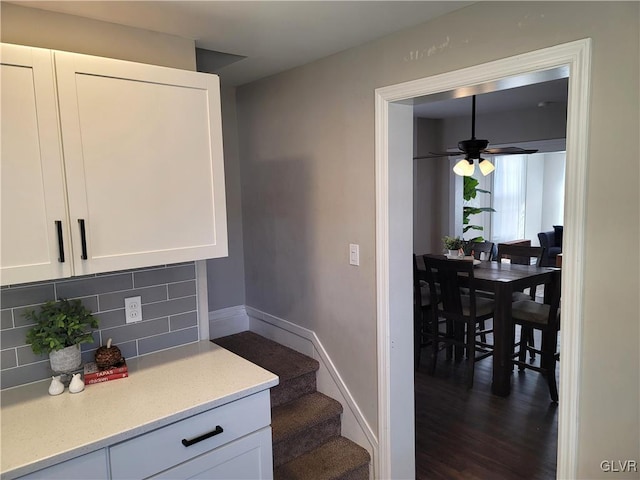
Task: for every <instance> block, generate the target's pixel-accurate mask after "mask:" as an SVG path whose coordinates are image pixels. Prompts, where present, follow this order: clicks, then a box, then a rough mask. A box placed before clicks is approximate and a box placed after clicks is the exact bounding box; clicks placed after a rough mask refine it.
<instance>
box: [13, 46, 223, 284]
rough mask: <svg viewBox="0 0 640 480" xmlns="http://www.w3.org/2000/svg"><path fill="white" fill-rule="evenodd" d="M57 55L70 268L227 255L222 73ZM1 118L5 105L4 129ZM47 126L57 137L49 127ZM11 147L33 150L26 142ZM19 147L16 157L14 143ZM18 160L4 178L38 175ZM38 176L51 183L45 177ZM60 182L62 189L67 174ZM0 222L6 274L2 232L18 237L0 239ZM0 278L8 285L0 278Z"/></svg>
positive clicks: (16, 207) (76, 271)
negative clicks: (214, 73) (217, 74)
mask: <svg viewBox="0 0 640 480" xmlns="http://www.w3.org/2000/svg"><path fill="white" fill-rule="evenodd" d="M27 50H32V51H33V50H34V49H27ZM53 58H54V62H55V77H56V81H55V85H56V86H57V101H58V106H59V107H58V108H59V125H60V127H59V128H60V132H61V138H62V143H61V145H62V156H63V159H64V169H65V170H64V171H65V175H66V176H65V179H66V194H67V197H66V198H67V207H68V212H69V221H68V222H66V221H65V223H64V228H63V233H64V235H65V236H64V242H63V243H64V245H65V247H67V244H70V245H71V248H70V253H69V255H68V256H70V257H71V265H72V267H71V268H72V273H71V274H72V275H85V274H90V273H98V272H106V271H115V270H122V269H126V268H135V267H144V266H151V265H159V264H166V263H176V262H182V261H190V260H199V259H205V258H215V257H221V256H226V255H227V226H226V202H225V190H224V164H223V153H222V126H221V118H220V94H219V91H220V87H219V81H218V77H217V76H215V75H209V74H203V73H197V72H190V71H184V70H177V69H171V68H166V67H158V66H152V65H144V64H138V63H133V62H126V61H121V60H113V59H106V58H99V57H93V56H88V55H80V54H74V53H68V52H58V51H54V52H53ZM2 62H3V67H2V68H3V73H2V75H3V78H2V80H3V82H2V84H3V87H2V88H3V90H2V93H3V97H4V95H5V81H4V80H5V79H4V69H5V66H4V63H5V60H4V58H3V60H2ZM16 82H17V83H20V82H19V81H16ZM49 83H50V84H51V85H53V82H49ZM6 88H8V89H9V88H12V87H11V86H7V87H6ZM11 92H13V89H12V90H11ZM11 94H12V95H13V93H11ZM54 106H55V103H54ZM16 107H17V106H16ZM39 116H40V110H39V109H38V111H37V115H36V119H37V120H40V119H39ZM5 123H6V121H5V112H4V107H3V111H2V124H3V131H2V133H3V137H4V136H5V131H4V125H5ZM11 128H14V129H16V130H20V131H22V130H25V128H26V127H23V126H21V125H20V126H14V127H11ZM46 128H47V130H48V131H49V132H50V131H51V130H55V131H56V137H57V124H56V125H53V126H47V127H46ZM33 136H34V134H31V137H33ZM15 143H16V144H18V143H19V144H20V145H23V148H33V145H32V143H33V141H32V140H31V139H29V142H25V141H24V140H20V141H17V140H16V142H15ZM26 143H29V146H28V147H26V146H24V145H25V144H26ZM16 149H17V150H18V154H19V155H18V156H19V157H20V156H21V155H22V154H21V153H20V152H19V149H20V146H19V145H17V146H16ZM57 150H58V151H59V150H60V147H59V146H58V147H57ZM2 153H3V159H2V168H3V172H2V173H3V184H2V186H3V197H2V200H3V207H2V208H3V210H2V214H3V218H4V214H5V201H8V202H10V204H9V205H7V206H6V209H7V210H11V215H9V218H10V219H11V220H12V221H13V216H15V217H16V219H17V220H16V221H20V217H21V215H22V208H21V206H20V202H18V203H17V204H16V203H15V202H14V201H13V198H14V194H13V190H12V192H11V193H10V194H8V197H7V198H6V199H5V193H4V187H5V175H4V173H5V171H4V170H5V159H4V153H5V151H4V141H3V152H2ZM34 162H35V160H34ZM23 163H24V160H23V159H22V158H19V162H18V165H17V166H16V167H14V170H15V172H14V171H13V170H11V171H9V176H10V178H9V179H7V182H12V178H13V177H14V176H16V175H18V174H20V175H25V176H27V177H28V178H30V179H33V181H34V182H36V181H37V180H35V175H34V171H35V170H37V169H36V168H35V167H32V168H31V170H30V171H29V172H25V171H24V170H23V168H22V164H23ZM40 165H42V162H40ZM40 176H41V177H47V180H48V179H49V177H50V174H49V173H48V172H46V173H45V172H40ZM58 183H59V185H61V188H62V189H63V191H64V187H63V185H64V182H63V181H62V180H61V179H58ZM15 188H16V189H18V188H19V187H15ZM24 195H25V194H23V196H24ZM33 202H34V203H35V201H33ZM45 203H48V202H45ZM36 207H37V205H36V206H34V207H33V208H32V210H37V208H36ZM38 215H40V217H41V216H42V213H41V212H38ZM33 222H36V223H38V224H40V223H42V221H41V220H39V219H37V218H36V219H35V220H33ZM49 223H51V222H49ZM2 226H3V232H2V243H3V261H2V267H3V277H4V273H5V272H4V270H5V262H4V256H5V251H4V244H5V236H8V237H15V235H14V233H12V232H10V233H9V234H8V235H5V233H6V231H5V224H4V220H3V224H2ZM54 226H55V228H56V229H57V228H58V227H57V224H55V225H54ZM41 228H42V227H41ZM22 231H23V234H26V233H27V232H28V231H29V230H27V231H26V232H25V229H24V228H23V229H22ZM54 233H56V232H55V231H54ZM69 234H70V235H71V238H70V241H66V240H67V239H68V238H69V237H68V235H69ZM56 235H57V234H56ZM52 238H53V239H54V240H56V238H57V237H56V236H55V235H53V237H52ZM14 242H15V243H20V241H19V239H16V238H14ZM54 246H55V247H56V248H57V240H56V242H55V245H54ZM37 247H38V248H39V249H40V250H42V246H40V245H38V246H37ZM20 248H21V249H22V248H23V247H22V246H20ZM54 251H55V249H54ZM7 256H8V258H9V259H12V258H13V255H11V254H10V253H8V254H7ZM56 260H57V257H56ZM20 261H21V262H22V260H20ZM23 263H24V262H23ZM66 263H68V262H66ZM67 275H68V273H67V272H60V273H59V274H57V275H55V276H67ZM47 278H51V276H49V277H47ZM36 279H44V278H32V280H36ZM2 283H3V284H6V283H14V282H13V281H5V279H4V278H3V279H2Z"/></svg>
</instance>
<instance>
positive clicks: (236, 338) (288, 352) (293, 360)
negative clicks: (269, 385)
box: [212, 330, 320, 383]
mask: <svg viewBox="0 0 640 480" xmlns="http://www.w3.org/2000/svg"><path fill="white" fill-rule="evenodd" d="M212 342H214V343H216V344H217V345H220V346H221V347H222V348H225V349H227V350H229V351H230V352H233V353H235V354H236V355H239V356H241V357H243V358H245V359H247V360H249V361H250V362H252V363H255V364H256V365H258V366H260V367H262V368H264V369H266V370H269V371H270V372H272V373H274V374H276V375H278V377H280V383H282V382H284V381H287V380H289V379H291V378H296V377H299V376H301V375H304V374H306V373H309V372H312V371H317V370H318V368H319V366H320V365H319V363H318V361H317V360H314V359H313V358H311V357H308V356H306V355H303V354H302V353H300V352H296V351H295V350H293V349H291V348H288V347H285V346H284V345H280V344H279V343H276V342H274V341H272V340H269V339H268V338H264V337H262V336H260V335H258V334H256V333H253V332H251V331H248V330H247V331H244V332H240V333H236V334H234V335H229V336H226V337H220V338H216V339H214V340H212Z"/></svg>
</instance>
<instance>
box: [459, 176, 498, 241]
mask: <svg viewBox="0 0 640 480" xmlns="http://www.w3.org/2000/svg"><path fill="white" fill-rule="evenodd" d="M463 182H464V189H463V193H462V198H463V199H464V201H465V205H464V206H463V207H462V233H463V235H464V234H465V233H467V232H468V231H469V230H476V231H482V230H484V228H483V227H482V226H481V225H472V224H471V223H470V222H471V216H472V215H478V214H479V213H482V212H495V210H494V209H493V208H491V207H475V206H472V205H469V202H470V201H471V200H473V199H475V198H476V196H477V194H478V193H488V194H491V192H490V191H489V190H483V189H481V188H478V184H479V182H478V180H477V179H475V178H473V177H463ZM466 242H467V243H468V244H471V243H475V242H484V238H483V237H482V235H478V236H476V237H473V238H470V239H469V240H466Z"/></svg>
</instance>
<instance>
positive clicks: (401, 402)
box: [376, 39, 591, 478]
mask: <svg viewBox="0 0 640 480" xmlns="http://www.w3.org/2000/svg"><path fill="white" fill-rule="evenodd" d="M590 50H591V47H590V40H589V39H585V40H580V41H576V42H571V43H568V44H563V45H558V46H555V47H550V48H546V49H543V50H538V51H535V52H530V53H526V54H522V55H518V56H515V57H509V58H506V59H502V60H497V61H494V62H490V63H487V64H483V65H478V66H474V67H469V68H465V69H463V70H459V71H455V72H449V73H445V74H440V75H436V76H433V77H428V78H424V79H420V80H415V81H412V82H407V83H404V84H399V85H393V86H390V87H384V88H380V89H378V90H376V267H377V268H376V272H377V273H376V276H377V278H376V289H377V321H378V327H377V331H378V392H379V393H378V411H379V418H378V424H379V452H380V454H379V455H378V459H377V465H376V467H377V468H376V470H377V475H378V476H379V477H380V478H411V477H412V476H413V475H414V472H415V448H414V444H413V437H414V435H413V433H414V418H413V417H414V414H413V408H408V405H411V406H413V388H414V386H413V358H412V351H413V348H412V328H411V326H410V325H411V323H410V322H405V321H403V319H406V318H409V319H411V318H412V311H413V306H412V294H411V288H412V286H411V276H412V261H411V258H412V257H411V254H412V211H413V209H412V204H413V198H412V177H413V175H412V173H413V161H412V145H413V144H412V139H413V122H412V115H413V106H412V100H413V99H415V98H417V97H420V96H425V95H432V94H442V93H443V92H448V91H451V90H455V89H464V88H472V87H474V86H477V85H482V84H488V83H491V82H499V81H502V80H509V81H511V80H513V81H517V80H518V78H521V77H522V76H523V75H535V74H536V72H544V71H547V70H549V69H554V68H559V67H566V68H568V69H569V72H570V74H569V100H568V112H567V170H566V175H567V180H566V182H565V192H566V193H565V215H564V217H565V236H564V242H565V244H566V252H567V254H566V257H565V258H564V260H563V287H562V290H563V291H562V296H563V331H564V332H565V334H564V335H562V344H561V348H562V351H563V357H562V358H563V360H562V362H561V366H560V383H561V384H562V385H563V392H562V401H561V402H560V406H559V418H560V421H559V434H558V469H557V476H558V477H560V478H572V477H574V476H575V475H576V471H577V462H576V456H577V448H576V446H577V439H578V421H577V416H576V415H577V412H578V411H579V409H578V408H577V407H578V395H577V393H578V388H577V387H578V378H577V376H575V375H571V372H572V371H576V369H577V368H578V365H579V360H580V356H579V355H580V341H581V331H582V328H581V323H580V319H581V318H582V315H581V309H582V305H581V302H580V298H581V294H582V291H583V271H582V268H583V266H582V263H581V262H578V261H576V259H578V258H580V257H581V256H582V255H583V253H584V241H583V238H584V226H583V222H582V219H583V218H584V209H585V197H586V165H587V158H586V152H587V125H588V105H589V63H590Z"/></svg>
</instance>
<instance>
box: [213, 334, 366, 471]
mask: <svg viewBox="0 0 640 480" xmlns="http://www.w3.org/2000/svg"><path fill="white" fill-rule="evenodd" d="M212 341H213V342H214V343H217V344H218V345H220V346H221V347H224V348H226V349H227V350H230V351H231V352H234V353H235V354H237V355H240V356H241V357H243V358H246V359H247V360H249V361H250V362H253V363H255V364H256V365H259V366H261V367H262V368H264V369H266V370H269V371H270V372H273V373H275V374H276V375H278V377H280V383H279V385H278V386H276V387H274V388H272V389H271V428H272V435H273V468H274V479H275V480H298V479H300V480H325V479H326V480H368V479H369V463H370V456H369V453H368V452H367V451H366V450H365V449H364V448H362V447H360V446H359V445H356V444H355V443H353V442H352V441H350V440H348V439H346V438H344V437H342V436H340V428H341V420H340V416H341V414H342V405H341V404H340V403H339V402H337V401H336V400H334V399H332V398H329V397H327V396H326V395H323V394H322V393H320V392H318V391H316V372H317V371H318V367H319V365H318V362H317V361H316V360H314V359H312V358H309V357H307V356H306V355H302V354H301V353H298V352H296V351H295V350H292V349H290V348H287V347H285V346H283V345H280V344H279V343H276V342H273V341H271V340H269V339H266V338H264V337H262V336H260V335H257V334H255V333H253V332H249V331H246V332H241V333H238V334H235V335H230V336H228V337H222V338H217V339H215V340H212Z"/></svg>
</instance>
